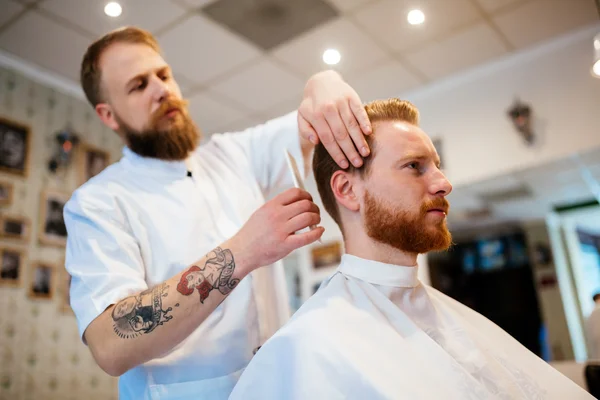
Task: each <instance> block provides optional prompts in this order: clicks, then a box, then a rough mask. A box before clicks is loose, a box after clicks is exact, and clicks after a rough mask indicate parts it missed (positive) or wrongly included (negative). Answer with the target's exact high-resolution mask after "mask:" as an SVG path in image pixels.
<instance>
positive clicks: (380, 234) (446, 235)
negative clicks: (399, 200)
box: [365, 192, 452, 254]
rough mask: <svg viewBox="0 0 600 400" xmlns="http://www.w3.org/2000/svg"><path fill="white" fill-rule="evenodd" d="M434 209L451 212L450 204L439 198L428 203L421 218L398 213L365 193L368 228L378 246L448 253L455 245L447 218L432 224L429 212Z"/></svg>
mask: <svg viewBox="0 0 600 400" xmlns="http://www.w3.org/2000/svg"><path fill="white" fill-rule="evenodd" d="M432 208H439V209H443V210H448V209H449V205H448V201H447V200H446V199H445V198H443V197H439V198H436V199H435V200H433V201H431V202H427V203H424V204H423V205H422V206H421V209H420V210H419V213H418V214H417V215H412V214H411V213H410V212H408V211H405V210H399V209H394V207H392V206H390V205H387V204H385V203H384V202H382V201H381V200H378V199H376V198H375V197H372V196H371V195H370V194H369V193H368V192H366V193H365V227H366V229H367V235H369V237H371V238H373V239H375V240H376V241H378V242H381V243H384V244H387V245H390V246H392V247H394V248H396V249H398V250H402V251H405V252H408V253H416V254H423V253H427V252H429V251H433V250H446V249H448V247H450V245H451V244H452V235H451V234H450V231H448V227H447V225H446V218H443V219H440V220H439V221H435V222H432V221H429V220H428V218H429V216H428V215H427V211H428V210H430V209H432Z"/></svg>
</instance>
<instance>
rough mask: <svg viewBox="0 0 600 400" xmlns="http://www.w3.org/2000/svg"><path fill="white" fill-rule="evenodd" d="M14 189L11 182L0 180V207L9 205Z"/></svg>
mask: <svg viewBox="0 0 600 400" xmlns="http://www.w3.org/2000/svg"><path fill="white" fill-rule="evenodd" d="M14 190H15V189H14V186H13V184H12V183H11V182H8V181H0V207H2V206H9V205H10V204H11V203H12V199H13V192H14Z"/></svg>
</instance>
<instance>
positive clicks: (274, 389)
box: [230, 99, 592, 400]
mask: <svg viewBox="0 0 600 400" xmlns="http://www.w3.org/2000/svg"><path fill="white" fill-rule="evenodd" d="M366 110H367V114H368V116H369V118H370V120H371V123H372V127H373V134H372V135H370V136H369V137H368V140H369V141H370V142H371V143H369V144H370V148H371V149H372V153H371V156H370V157H369V158H367V159H366V160H365V163H364V165H363V167H361V168H360V169H346V170H341V169H340V168H339V167H337V166H336V164H335V162H334V161H333V160H332V159H331V158H330V156H329V155H328V154H327V152H326V151H325V149H324V148H323V147H322V146H318V147H317V149H316V150H315V155H314V159H313V171H314V174H315V178H316V182H317V186H318V188H319V193H320V195H321V198H322V200H323V205H324V206H325V209H326V210H327V211H328V212H329V214H330V215H331V216H332V217H333V219H334V220H335V221H336V223H337V224H338V225H339V226H340V228H341V231H342V233H343V237H344V243H345V248H346V253H347V254H345V255H344V256H343V258H342V262H341V265H340V266H339V268H338V270H337V271H336V273H335V274H334V275H333V276H331V277H330V278H329V279H328V280H326V281H325V282H324V283H323V284H322V285H321V287H320V289H319V291H318V292H317V293H316V294H315V295H314V296H313V297H311V298H310V299H309V300H308V301H307V302H306V303H305V304H304V305H303V306H302V307H301V308H300V310H298V312H297V313H296V314H295V315H294V316H293V317H292V319H291V320H290V321H289V323H288V324H287V325H286V326H284V327H283V328H282V329H281V330H280V331H279V332H277V333H276V334H275V335H274V336H273V337H272V338H271V339H270V340H269V341H267V342H266V343H265V344H264V346H263V347H262V348H261V349H260V350H259V351H258V353H257V354H256V355H255V356H254V358H253V360H252V361H251V362H250V364H249V365H248V367H247V368H246V370H245V371H244V373H243V374H242V377H241V379H240V380H239V382H238V384H237V386H236V387H235V389H234V391H233V393H232V395H231V397H230V399H245V400H247V399H261V400H269V399H273V400H274V399H311V400H320V399H328V400H331V399H361V400H362V399H369V400H372V399H461V400H463V399H478V400H479V399H547V398H552V399H588V398H590V399H591V398H592V397H591V396H590V395H589V394H588V393H587V392H586V391H585V390H584V389H582V388H581V387H579V386H577V385H576V384H575V383H573V382H572V381H571V380H569V379H568V378H566V377H565V376H563V375H561V374H560V373H559V372H557V371H556V370H555V369H554V368H553V367H551V366H550V365H548V364H547V363H546V362H544V361H543V360H542V359H540V358H538V357H537V356H536V355H535V354H533V353H531V352H530V351H529V350H528V349H526V348H525V347H524V346H522V345H521V344H520V343H518V342H517V341H516V340H515V339H513V338H512V337H511V336H510V335H508V334H507V333H506V332H504V331H503V330H502V329H500V328H499V327H498V326H496V325H495V324H493V323H492V322H491V321H489V320H488V319H486V318H485V317H483V316H482V315H480V314H478V313H476V312H475V311H473V310H471V309H469V308H468V307H466V306H464V305H462V304H460V303H458V302H457V301H455V300H453V299H451V298H449V297H447V296H445V295H444V294H442V293H441V292H439V291H437V290H435V289H433V288H431V287H428V286H425V285H423V284H422V283H421V282H420V281H419V279H418V278H417V255H418V254H420V253H426V252H428V251H431V250H442V249H447V248H448V247H449V246H450V244H451V236H450V233H449V231H448V229H447V226H446V214H447V212H448V208H449V205H448V201H447V200H446V196H447V195H448V194H449V193H450V191H451V190H452V186H451V185H450V183H449V182H448V180H447V179H446V177H445V176H444V174H443V173H442V172H441V171H440V169H439V162H440V161H439V157H438V154H437V153H436V150H435V148H434V146H433V144H432V142H431V140H430V139H429V137H428V136H427V135H426V134H425V133H424V132H423V131H422V130H421V129H420V128H419V127H418V110H417V109H416V108H415V107H414V106H413V105H412V104H410V103H409V102H406V101H400V100H398V99H390V100H385V101H375V102H372V103H370V104H368V105H367V106H366Z"/></svg>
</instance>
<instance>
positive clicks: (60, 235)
mask: <svg viewBox="0 0 600 400" xmlns="http://www.w3.org/2000/svg"><path fill="white" fill-rule="evenodd" d="M69 198H70V194H69V193H66V192H61V191H56V190H44V191H43V192H42V196H41V202H40V226H39V237H38V239H39V241H40V243H41V244H45V245H49V246H58V247H64V246H66V244H67V227H66V226H65V220H64V218H63V209H64V206H65V204H66V203H67V201H68V200H69Z"/></svg>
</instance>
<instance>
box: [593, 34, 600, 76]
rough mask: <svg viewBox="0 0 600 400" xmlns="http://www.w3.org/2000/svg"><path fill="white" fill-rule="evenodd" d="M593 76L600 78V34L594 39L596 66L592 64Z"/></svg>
mask: <svg viewBox="0 0 600 400" xmlns="http://www.w3.org/2000/svg"><path fill="white" fill-rule="evenodd" d="M592 75H593V76H594V77H595V78H600V33H599V34H597V35H596V37H595V38H594V64H592Z"/></svg>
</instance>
